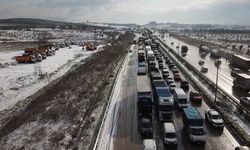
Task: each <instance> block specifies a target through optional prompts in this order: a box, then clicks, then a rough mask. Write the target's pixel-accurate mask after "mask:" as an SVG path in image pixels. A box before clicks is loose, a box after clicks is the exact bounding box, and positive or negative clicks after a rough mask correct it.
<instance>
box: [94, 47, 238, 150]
mask: <svg viewBox="0 0 250 150" xmlns="http://www.w3.org/2000/svg"><path fill="white" fill-rule="evenodd" d="M132 47H133V46H132ZM134 48H135V49H134V50H133V51H132V52H131V53H129V54H128V56H127V58H126V60H125V63H124V65H123V67H122V70H121V71H120V73H119V75H118V79H117V80H118V81H117V84H116V86H115V90H114V92H115V93H114V94H113V98H111V100H112V101H115V103H116V104H115V107H116V108H115V109H114V108H112V109H113V111H112V112H113V113H114V114H113V122H114V123H112V124H111V121H112V120H109V119H106V121H105V122H106V123H104V124H107V125H109V127H110V126H112V127H110V128H112V130H111V132H110V133H105V132H104V133H103V135H102V136H101V137H100V139H99V141H102V142H100V144H99V146H98V149H106V150H107V149H110V150H141V149H142V138H141V136H140V133H139V132H138V131H137V114H136V112H137V106H136V100H137V93H136V86H137V85H136V84H137V82H136V76H137V51H136V48H137V47H136V46H135V47H134ZM166 67H167V66H166ZM182 78H184V77H183V76H182ZM178 86H179V83H177V87H178ZM118 89H119V90H118ZM191 90H193V88H192V87H190V90H189V91H191ZM187 94H188V93H187ZM188 95H189V94H188ZM114 97H115V98H114ZM111 103H112V102H111ZM190 105H193V106H194V107H197V108H198V110H199V111H200V112H201V114H202V115H203V117H204V110H206V109H208V106H207V105H206V104H205V102H204V101H203V103H202V105H201V106H199V105H194V104H192V103H190ZM155 111H156V110H153V128H154V139H155V140H156V143H157V149H159V150H163V149H178V150H196V149H197V150H200V149H204V150H211V149H213V150H234V147H236V146H237V145H239V144H238V142H237V141H236V140H235V139H234V137H233V136H232V135H231V134H230V133H229V131H228V130H227V129H226V128H224V130H223V131H215V130H213V129H212V128H211V127H210V126H209V125H208V124H207V123H206V124H205V130H206V132H207V134H206V138H207V142H206V144H205V145H204V146H197V145H194V144H192V143H191V142H190V141H189V140H188V138H187V135H186V134H185V133H183V130H182V128H183V124H182V115H181V110H177V109H176V110H175V112H174V123H175V125H176V126H177V128H178V145H177V147H176V148H170V147H167V146H164V144H163V135H162V123H160V122H159V120H158V118H157V117H156V115H155V114H156V112H155ZM204 118H205V117H204ZM106 128H107V127H106ZM102 143H106V144H102ZM105 145H106V146H107V145H108V147H106V146H105Z"/></svg>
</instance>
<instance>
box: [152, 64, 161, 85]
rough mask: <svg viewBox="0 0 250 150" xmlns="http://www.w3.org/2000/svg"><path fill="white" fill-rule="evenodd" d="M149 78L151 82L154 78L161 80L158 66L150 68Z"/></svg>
mask: <svg viewBox="0 0 250 150" xmlns="http://www.w3.org/2000/svg"><path fill="white" fill-rule="evenodd" d="M150 79H151V82H153V81H154V80H162V76H161V74H160V71H159V69H158V68H155V67H151V68H150Z"/></svg>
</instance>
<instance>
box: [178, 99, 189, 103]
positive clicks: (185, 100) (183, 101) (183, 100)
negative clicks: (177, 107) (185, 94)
mask: <svg viewBox="0 0 250 150" xmlns="http://www.w3.org/2000/svg"><path fill="white" fill-rule="evenodd" d="M179 103H181V104H186V103H187V99H186V98H182V99H179Z"/></svg>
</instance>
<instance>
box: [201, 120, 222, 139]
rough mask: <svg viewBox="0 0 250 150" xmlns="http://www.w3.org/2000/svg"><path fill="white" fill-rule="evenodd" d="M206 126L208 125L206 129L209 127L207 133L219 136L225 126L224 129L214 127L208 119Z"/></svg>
mask: <svg viewBox="0 0 250 150" xmlns="http://www.w3.org/2000/svg"><path fill="white" fill-rule="evenodd" d="M205 126H206V129H207V133H209V134H211V135H212V137H218V136H221V135H222V134H223V131H224V128H223V129H220V128H214V127H212V125H211V124H210V123H209V122H207V121H205Z"/></svg>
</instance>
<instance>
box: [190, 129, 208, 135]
mask: <svg viewBox="0 0 250 150" xmlns="http://www.w3.org/2000/svg"><path fill="white" fill-rule="evenodd" d="M191 133H192V134H193V135H204V134H205V132H204V129H203V128H191Z"/></svg>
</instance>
